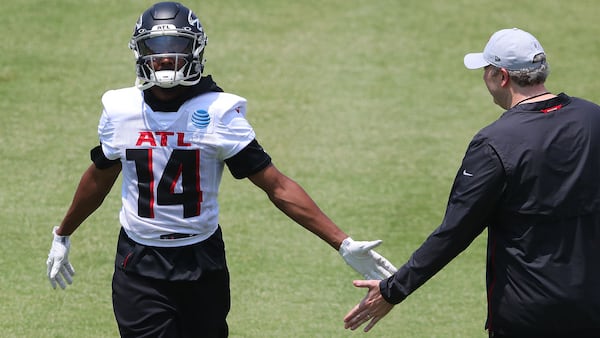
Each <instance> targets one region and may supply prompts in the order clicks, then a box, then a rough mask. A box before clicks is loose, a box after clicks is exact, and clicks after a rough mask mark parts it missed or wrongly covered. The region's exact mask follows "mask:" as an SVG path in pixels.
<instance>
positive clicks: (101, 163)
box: [90, 145, 120, 169]
mask: <svg viewBox="0 0 600 338" xmlns="http://www.w3.org/2000/svg"><path fill="white" fill-rule="evenodd" d="M90 159H91V160H92V162H94V164H95V165H96V168H98V169H108V168H110V167H112V166H113V165H115V164H119V162H120V160H119V159H116V160H109V159H108V158H106V156H104V153H103V152H102V146H100V145H98V146H95V147H94V148H92V150H90Z"/></svg>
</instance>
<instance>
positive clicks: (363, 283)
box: [344, 280, 394, 332]
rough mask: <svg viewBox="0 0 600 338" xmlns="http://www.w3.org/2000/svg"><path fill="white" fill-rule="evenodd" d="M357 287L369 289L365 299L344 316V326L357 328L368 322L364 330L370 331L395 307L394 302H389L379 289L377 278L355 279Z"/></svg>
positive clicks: (351, 328)
mask: <svg viewBox="0 0 600 338" xmlns="http://www.w3.org/2000/svg"><path fill="white" fill-rule="evenodd" d="M353 284H354V286H356V287H357V288H367V289H369V290H368V292H367V295H366V296H365V298H363V300H362V301H361V302H360V303H358V304H356V306H354V307H353V308H352V310H350V312H348V314H346V316H345V317H344V328H346V329H350V330H356V329H357V328H358V327H360V326H361V325H363V324H364V323H366V322H369V321H370V322H369V324H367V326H365V329H364V331H365V332H368V331H369V330H371V329H372V328H373V326H375V324H377V322H379V321H380V320H381V318H383V317H385V315H387V314H388V312H390V311H391V310H392V308H394V305H393V304H390V303H388V302H387V301H386V300H385V299H384V298H383V296H382V295H381V292H380V291H379V281H377V280H355V281H354V282H353Z"/></svg>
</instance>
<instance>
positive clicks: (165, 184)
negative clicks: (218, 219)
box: [126, 149, 202, 218]
mask: <svg viewBox="0 0 600 338" xmlns="http://www.w3.org/2000/svg"><path fill="white" fill-rule="evenodd" d="M126 157H127V160H128V161H134V162H135V170H136V173H137V176H138V190H139V198H138V215H139V216H140V217H147V218H154V204H155V203H156V204H158V205H178V204H180V205H182V206H183V217H184V218H189V217H194V216H198V215H200V203H202V191H201V190H200V150H199V149H193V150H184V149H175V150H173V152H172V153H171V156H170V157H169V161H168V162H167V165H166V166H165V169H164V171H163V173H162V175H161V177H160V180H159V181H158V186H157V187H156V196H155V194H154V185H155V178H154V174H153V166H152V164H153V162H152V149H127V151H126ZM179 181H181V192H176V191H175V187H176V185H177V182H179Z"/></svg>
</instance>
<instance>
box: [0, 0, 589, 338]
mask: <svg viewBox="0 0 600 338" xmlns="http://www.w3.org/2000/svg"><path fill="white" fill-rule="evenodd" d="M150 4H152V1H135V2H123V1H116V0H111V1H100V0H93V1H86V2H78V1H74V0H69V1H67V0H59V1H57V2H56V3H54V4H52V5H49V4H47V3H45V2H41V1H39V0H25V1H21V2H19V3H14V2H12V3H11V2H5V3H2V4H0V10H2V12H3V13H5V14H6V15H5V20H6V21H5V23H6V27H7V28H6V30H7V31H6V33H5V34H4V35H3V39H4V40H3V41H4V42H5V43H4V45H5V46H6V47H7V51H5V52H4V53H3V61H4V62H2V64H0V96H1V97H2V100H0V109H1V110H2V113H1V114H0V142H1V143H2V145H3V147H2V150H1V152H2V156H1V157H0V168H1V170H0V175H1V178H2V182H3V183H2V188H1V189H0V208H1V209H2V213H0V222H1V223H0V224H2V229H3V235H4V236H3V237H4V241H3V244H2V245H1V246H0V303H1V304H2V307H0V327H2V333H1V334H0V336H2V337H116V336H118V332H117V329H116V325H115V323H114V319H113V316H112V307H111V299H110V297H111V295H110V279H111V274H112V269H113V255H114V249H115V242H116V235H117V232H118V218H117V212H118V210H119V206H120V199H119V192H120V187H118V186H117V187H115V189H113V191H112V192H111V194H110V196H109V197H108V198H107V199H106V201H105V204H104V205H103V206H102V208H101V209H100V210H98V211H97V213H96V214H94V215H93V216H92V217H91V218H90V219H89V220H87V221H86V223H85V224H84V226H83V227H82V228H81V229H79V230H78V232H77V233H76V234H75V235H74V236H73V239H72V241H73V248H72V254H71V260H72V262H73V264H74V266H75V269H76V270H77V275H76V277H75V284H74V285H73V286H71V287H70V288H69V289H68V290H66V291H60V290H56V291H55V290H52V289H51V288H50V287H49V284H48V282H47V280H46V278H45V264H44V263H45V258H46V255H47V251H48V249H49V245H50V240H51V236H50V229H51V226H52V225H53V224H55V223H56V222H58V221H60V219H61V217H62V216H63V214H64V212H65V210H66V208H67V207H68V205H69V203H70V200H71V198H72V194H73V191H74V189H75V187H76V184H77V181H78V179H79V176H80V175H81V173H82V172H83V170H84V169H85V168H86V167H87V166H88V165H89V159H88V151H89V149H90V148H91V147H92V146H94V145H95V144H96V142H97V140H96V126H97V121H98V117H99V114H100V109H101V107H100V101H99V99H100V96H101V94H102V93H103V92H104V91H105V90H106V89H109V88H118V87H125V86H129V85H131V84H132V83H133V79H134V78H133V74H134V68H133V59H132V55H131V52H130V51H129V50H128V49H127V41H128V39H129V35H130V33H131V29H132V27H133V24H134V22H135V20H136V19H137V16H138V15H139V14H140V12H141V11H142V10H143V9H145V8H146V7H147V6H149V5H150ZM186 4H188V5H189V7H191V8H193V9H194V10H196V12H197V14H198V15H199V16H200V18H201V20H202V23H203V25H204V26H205V28H206V30H207V33H208V36H209V45H208V47H207V50H206V54H205V56H206V58H207V60H208V61H207V73H209V74H212V75H213V76H214V78H215V80H216V81H217V82H218V83H219V84H220V85H222V86H223V87H224V88H225V89H226V90H228V91H231V92H234V93H237V94H239V95H242V96H244V97H246V98H248V99H249V113H248V118H249V120H250V122H251V123H252V124H253V126H254V127H255V129H256V131H257V134H258V136H259V141H260V142H261V144H263V146H264V147H265V148H266V150H267V151H268V152H269V153H270V154H271V155H272V157H273V158H274V162H275V164H276V165H277V166H278V167H279V168H280V169H281V170H282V171H284V172H285V173H287V174H289V175H290V176H291V177H292V178H294V179H295V180H296V181H298V182H299V183H301V184H302V185H303V186H304V187H305V189H306V190H307V191H308V192H309V193H310V194H311V195H312V196H313V197H314V199H315V200H316V201H317V202H318V203H319V205H320V206H321V207H322V209H324V210H325V211H326V212H327V213H328V214H329V215H330V216H331V218H332V219H334V220H335V221H336V222H338V223H339V225H340V226H341V227H342V228H343V229H345V230H346V231H347V232H348V233H349V234H351V235H352V236H353V237H354V238H356V239H365V240H366V239H376V238H381V239H383V240H384V244H383V246H382V247H381V248H380V249H379V251H380V252H381V253H382V254H384V255H385V256H387V257H388V258H390V259H391V260H392V261H393V262H394V263H395V264H397V265H400V264H402V263H403V262H404V261H405V260H406V259H408V257H409V255H410V254H411V253H412V251H414V250H415V249H416V248H417V247H418V245H419V244H420V243H421V242H422V241H423V240H424V239H425V237H426V236H427V235H428V234H429V233H430V232H431V231H432V230H433V229H434V228H435V227H436V226H437V225H438V224H439V222H440V220H441V218H442V216H443V211H444V207H445V204H446V198H447V193H448V190H449V189H450V185H451V182H452V179H453V177H454V174H455V171H456V169H457V167H458V165H459V162H460V160H461V158H462V155H463V153H464V149H465V148H466V145H467V142H468V141H469V140H470V138H471V137H472V135H473V134H474V133H475V132H476V131H477V130H478V129H479V128H481V127H483V126H484V125H485V124H487V123H489V122H491V121H492V120H494V119H495V118H496V117H497V115H498V114H499V113H500V112H501V110H500V109H499V108H498V107H496V106H494V105H493V103H492V102H491V99H490V98H489V96H488V94H487V92H486V90H485V87H484V86H483V83H482V81H481V74H480V73H479V72H477V71H467V70H466V69H464V67H463V65H462V57H463V55H464V54H465V53H466V52H469V51H477V50H480V49H481V48H483V45H484V44H485V41H486V40H487V38H488V37H489V35H490V34H491V33H492V32H493V31H495V30H497V29H499V28H505V27H511V26H517V27H521V28H524V29H526V30H530V31H531V32H533V33H534V34H535V35H537V36H538V38H539V39H540V40H541V42H542V44H543V45H544V47H545V48H546V50H547V52H548V53H549V58H550V62H551V67H552V74H551V76H550V78H549V88H550V89H552V90H553V91H557V92H558V91H566V92H567V93H569V94H571V95H576V96H581V97H586V98H589V99H592V100H596V101H600V94H599V92H598V90H597V89H598V86H597V84H596V81H595V79H596V78H597V77H598V75H599V74H598V72H600V67H598V65H599V63H600V60H599V58H598V55H600V53H599V52H600V51H599V50H598V49H599V48H600V47H599V46H598V44H595V43H593V41H595V32H597V31H598V28H599V27H598V25H599V23H598V20H595V14H596V13H597V10H596V7H597V5H596V4H595V2H594V1H592V0H581V1H577V2H575V3H565V2H562V1H560V0H547V1H531V2H527V3H523V2H518V1H516V0H511V1H505V2H502V3H493V2H485V1H484V2H480V1H474V0H473V1H467V0H459V1H454V2H451V3H449V2H445V1H434V2H430V3H427V2H423V1H416V0H411V1H403V2H401V3H400V2H398V1H391V0H383V1H375V2H374V1H367V0H356V1H343V0H330V1H302V2H291V1H276V0H262V1H259V0H255V1H248V0H237V1H229V0H225V1H214V2H208V1H190V2H187V3H186ZM510 8H518V9H519V10H518V11H515V10H507V9H510ZM567 12H568V13H569V15H568V16H566V15H565V13H567ZM220 200H221V204H222V205H221V208H222V215H221V223H222V225H223V230H224V236H225V240H226V246H227V253H228V260H229V265H230V270H231V275H232V283H231V289H232V309H231V313H230V316H229V323H230V329H231V336H232V337H346V336H359V335H362V333H360V332H349V331H346V330H344V329H343V324H342V317H343V316H344V314H345V313H346V312H347V311H348V310H349V309H350V308H351V307H352V306H353V305H354V304H355V303H356V302H358V301H359V300H360V299H361V298H362V296H363V294H364V292H363V291H362V290H356V289H354V288H353V287H352V285H351V281H352V279H354V278H358V276H357V275H356V274H355V273H354V272H353V271H352V270H351V269H350V268H349V267H347V266H346V265H345V263H344V262H343V261H342V260H341V259H340V258H339V256H338V254H337V253H336V252H335V251H334V250H332V249H331V248H329V247H328V246H327V245H326V244H324V243H323V242H321V241H320V240H318V239H317V238H316V237H314V236H312V235H311V234H309V233H307V232H306V231H303V230H302V229H300V228H299V227H298V226H297V225H295V224H293V222H291V221H290V220H289V219H287V218H286V217H285V216H283V215H282V214H281V213H280V212H279V211H277V210H276V209H275V208H274V207H273V206H272V205H271V204H270V202H268V200H267V199H266V197H265V196H264V194H263V193H262V192H260V191H259V190H258V189H256V188H255V187H253V186H252V184H251V183H249V182H248V181H247V180H243V181H237V180H234V179H233V178H232V177H231V176H230V175H229V173H227V172H226V173H225V175H224V178H223V183H222V193H221V196H220ZM484 263H485V234H484V235H482V236H480V238H478V239H477V240H476V241H475V242H474V243H473V245H472V246H471V247H470V248H469V249H468V250H467V251H465V252H464V253H463V254H462V255H460V256H459V257H458V258H457V259H456V260H455V261H454V262H452V263H451V264H450V265H449V266H448V267H447V268H446V269H444V271H442V272H441V273H440V274H439V275H438V276H436V277H434V278H433V279H432V280H431V281H430V282H429V283H428V284H427V285H425V286H424V287H423V288H422V289H420V290H418V291H417V292H416V293H415V294H414V295H412V296H411V297H409V298H408V299H407V300H406V301H405V302H404V303H402V304H401V305H400V306H398V307H396V308H395V309H394V310H393V312H392V313H390V314H389V315H388V316H387V317H386V318H385V319H384V320H382V321H381V322H380V323H379V324H378V325H377V326H376V327H375V328H374V330H373V331H372V332H371V333H369V336H373V337H485V332H484V331H483V324H484V320H485V311H486V307H485V280H484V278H485V274H484Z"/></svg>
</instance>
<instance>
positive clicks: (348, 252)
mask: <svg viewBox="0 0 600 338" xmlns="http://www.w3.org/2000/svg"><path fill="white" fill-rule="evenodd" d="M381 243H382V241H381V240H376V241H370V242H359V241H355V240H353V239H352V238H350V237H348V238H346V239H345V240H344V241H343V242H342V245H341V246H340V250H339V252H340V255H342V258H344V260H345V261H346V263H347V264H348V265H350V266H351V267H352V268H353V269H354V270H356V271H358V273H360V274H361V275H362V276H363V277H364V278H365V279H377V280H381V279H385V278H388V277H389V276H391V275H392V274H394V272H396V270H397V269H396V267H395V266H394V265H392V263H390V261H388V260H387V259H386V258H385V257H383V256H381V255H380V254H378V253H377V252H375V251H373V248H375V247H377V246H379V245H380V244H381Z"/></svg>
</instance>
